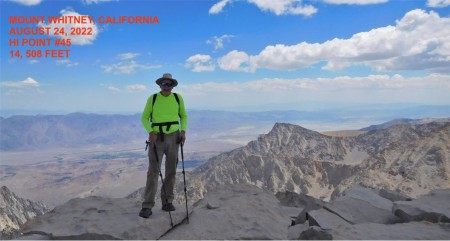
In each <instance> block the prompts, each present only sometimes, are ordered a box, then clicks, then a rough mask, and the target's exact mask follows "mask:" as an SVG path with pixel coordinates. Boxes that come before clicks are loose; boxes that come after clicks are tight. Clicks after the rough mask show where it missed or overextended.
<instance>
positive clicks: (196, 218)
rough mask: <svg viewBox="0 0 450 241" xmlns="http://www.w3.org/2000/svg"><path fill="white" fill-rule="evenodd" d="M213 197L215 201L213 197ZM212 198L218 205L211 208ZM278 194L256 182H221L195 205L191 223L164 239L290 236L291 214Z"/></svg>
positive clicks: (171, 232) (280, 237) (174, 230)
mask: <svg viewBox="0 0 450 241" xmlns="http://www.w3.org/2000/svg"><path fill="white" fill-rule="evenodd" d="M212 200H213V201H212ZM208 202H214V203H216V206H218V208H215V209H209V208H208V207H207V205H208ZM282 213H283V210H282V207H281V205H280V203H279V201H278V200H277V199H276V198H275V196H274V195H273V194H272V193H270V192H268V191H266V190H262V189H260V188H258V187H256V186H251V185H246V184H234V185H225V186H219V187H218V188H217V189H216V190H215V191H212V192H208V193H206V195H205V199H203V200H200V201H199V202H197V203H196V204H195V205H194V210H193V212H192V215H191V217H190V221H189V224H183V225H180V226H177V227H176V228H175V229H173V230H171V231H170V232H169V233H167V235H165V236H164V237H162V239H164V240H179V239H183V240H204V239H208V240H211V239H214V240H223V239H227V240H233V239H238V240H239V239H252V240H254V239H258V240H261V239H277V240H285V239H287V234H288V227H289V225H290V218H289V216H284V215H282Z"/></svg>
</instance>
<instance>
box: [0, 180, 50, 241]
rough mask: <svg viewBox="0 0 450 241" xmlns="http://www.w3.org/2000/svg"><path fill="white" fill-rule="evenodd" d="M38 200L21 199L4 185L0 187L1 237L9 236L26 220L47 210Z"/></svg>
mask: <svg viewBox="0 0 450 241" xmlns="http://www.w3.org/2000/svg"><path fill="white" fill-rule="evenodd" d="M48 211H49V209H48V208H47V207H46V206H45V205H44V204H43V203H40V202H32V201H30V200H26V199H22V198H20V197H18V196H17V195H16V194H15V193H13V192H11V191H10V190H9V189H8V188H7V187H6V186H2V187H1V188H0V231H1V237H11V235H13V234H14V232H15V230H18V229H19V228H20V226H21V225H23V224H24V223H25V222H27V221H28V220H30V219H32V218H34V217H36V216H39V215H42V214H44V213H46V212H48Z"/></svg>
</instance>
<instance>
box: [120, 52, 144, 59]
mask: <svg viewBox="0 0 450 241" xmlns="http://www.w3.org/2000/svg"><path fill="white" fill-rule="evenodd" d="M139 55H141V54H140V53H123V54H119V55H118V56H117V57H118V58H119V59H121V60H127V59H134V58H136V57H137V56H139Z"/></svg>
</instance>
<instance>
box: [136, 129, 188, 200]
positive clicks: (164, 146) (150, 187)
mask: <svg viewBox="0 0 450 241" xmlns="http://www.w3.org/2000/svg"><path fill="white" fill-rule="evenodd" d="M179 136H180V133H179V132H178V131H176V132H174V133H170V134H166V135H164V141H161V137H160V136H159V135H158V138H157V140H156V143H155V145H156V150H157V152H158V160H157V159H156V156H155V149H154V147H153V146H149V148H148V159H149V166H148V171H147V183H146V185H145V193H144V202H142V208H153V207H154V206H155V196H156V191H157V189H158V179H159V170H161V162H162V158H163V155H166V165H165V175H164V187H162V186H161V201H162V204H163V205H164V204H165V203H166V202H169V203H172V201H173V199H174V191H173V190H174V185H175V174H176V173H177V164H178V149H179V146H180V144H177V141H178V139H179ZM164 190H165V192H166V193H165V192H164ZM166 198H167V201H166Z"/></svg>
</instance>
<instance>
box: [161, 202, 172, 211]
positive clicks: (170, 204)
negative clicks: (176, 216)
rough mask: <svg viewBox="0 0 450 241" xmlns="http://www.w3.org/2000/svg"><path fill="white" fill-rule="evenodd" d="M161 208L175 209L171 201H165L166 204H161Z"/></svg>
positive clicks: (165, 209) (166, 209)
mask: <svg viewBox="0 0 450 241" xmlns="http://www.w3.org/2000/svg"><path fill="white" fill-rule="evenodd" d="M162 210H164V211H167V212H170V211H175V207H174V206H173V204H172V203H166V204H163V206H162Z"/></svg>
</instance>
